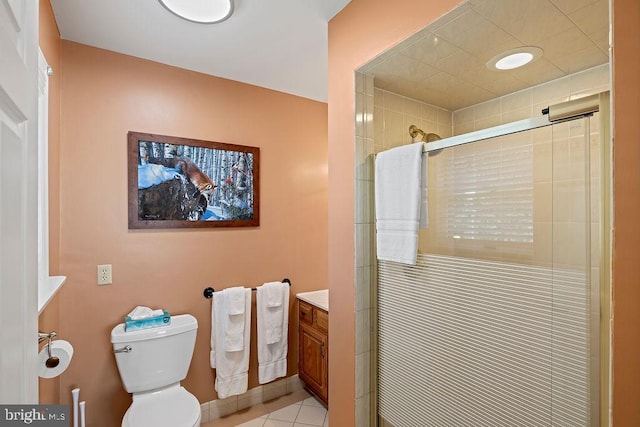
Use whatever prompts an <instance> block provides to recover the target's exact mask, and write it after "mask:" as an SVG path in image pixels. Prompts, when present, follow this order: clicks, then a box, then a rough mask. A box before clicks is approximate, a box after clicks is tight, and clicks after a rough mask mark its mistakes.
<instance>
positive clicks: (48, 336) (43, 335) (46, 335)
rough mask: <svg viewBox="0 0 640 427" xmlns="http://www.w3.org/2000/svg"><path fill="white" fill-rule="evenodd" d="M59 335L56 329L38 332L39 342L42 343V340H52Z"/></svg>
mask: <svg viewBox="0 0 640 427" xmlns="http://www.w3.org/2000/svg"><path fill="white" fill-rule="evenodd" d="M57 336H58V334H56V331H51V332H38V344H40V343H41V342H42V341H45V340H49V341H51V340H52V339H54V338H55V337H57Z"/></svg>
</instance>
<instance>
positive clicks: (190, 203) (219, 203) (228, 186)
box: [127, 132, 260, 228]
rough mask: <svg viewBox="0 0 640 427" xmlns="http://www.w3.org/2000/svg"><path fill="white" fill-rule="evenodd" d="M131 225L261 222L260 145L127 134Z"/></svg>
mask: <svg viewBox="0 0 640 427" xmlns="http://www.w3.org/2000/svg"><path fill="white" fill-rule="evenodd" d="M127 157H128V188H129V228H198V227H207V228H209V227H255V226H258V225H260V204H259V201H260V191H259V183H260V179H259V176H260V175H259V166H260V149H259V148H257V147H247V146H243V145H234V144H225V143H221V142H212V141H201V140H195V139H187V138H179V137H174V136H164V135H153V134H148V133H140V132H129V133H128V155H127Z"/></svg>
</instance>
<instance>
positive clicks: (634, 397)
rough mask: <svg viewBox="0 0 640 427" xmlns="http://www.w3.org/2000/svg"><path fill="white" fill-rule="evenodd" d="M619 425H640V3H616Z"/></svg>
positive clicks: (615, 246) (616, 388)
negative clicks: (639, 26) (639, 307)
mask: <svg viewBox="0 0 640 427" xmlns="http://www.w3.org/2000/svg"><path fill="white" fill-rule="evenodd" d="M612 4H613V14H612V15H613V40H614V48H613V91H614V92H613V93H614V95H613V108H614V114H613V121H614V131H613V138H614V152H613V162H614V171H613V174H614V175H613V178H614V188H613V191H614V204H615V212H614V236H613V239H614V241H613V425H614V426H615V427H626V426H638V425H640V405H639V404H638V402H640V310H638V305H639V304H640V286H639V284H640V280H639V279H638V278H639V277H640V262H638V260H639V259H640V223H639V222H638V218H640V120H639V118H640V83H639V80H638V79H639V76H640V56H638V52H640V29H639V28H638V22H640V2H638V1H637V0H613V1H612Z"/></svg>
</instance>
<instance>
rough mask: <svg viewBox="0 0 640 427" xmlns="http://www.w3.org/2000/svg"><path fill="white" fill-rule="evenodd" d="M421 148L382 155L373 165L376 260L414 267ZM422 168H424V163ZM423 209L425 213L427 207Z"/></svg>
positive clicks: (408, 148)
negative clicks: (412, 265)
mask: <svg viewBox="0 0 640 427" xmlns="http://www.w3.org/2000/svg"><path fill="white" fill-rule="evenodd" d="M422 149H423V144H421V143H416V144H410V145H403V146H400V147H396V148H392V149H391V150H387V151H383V152H381V153H379V154H378V155H377V156H376V161H375V209H376V243H377V256H378V259H381V260H386V261H395V262H401V263H404V264H415V263H416V255H417V253H418V228H419V226H420V212H421V206H420V205H421V200H422V176H423V173H426V171H423V161H422ZM424 163H425V165H424V166H425V168H426V162H424ZM422 209H424V210H425V217H426V206H424V207H423V208H422Z"/></svg>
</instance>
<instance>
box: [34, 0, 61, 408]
mask: <svg viewBox="0 0 640 427" xmlns="http://www.w3.org/2000/svg"><path fill="white" fill-rule="evenodd" d="M39 6H40V11H39V13H40V16H39V30H40V34H39V43H40V49H41V50H42V53H43V54H44V56H45V58H46V59H47V63H48V64H49V66H50V67H51V68H53V75H51V76H50V77H49V273H50V274H51V275H52V276H55V275H58V274H59V271H60V265H59V264H60V76H61V75H62V73H61V67H60V47H61V46H60V33H59V32H58V26H57V24H56V21H55V17H54V16H53V10H52V9H51V4H50V3H49V0H40V4H39ZM38 327H39V329H40V330H41V331H59V329H60V298H59V297H58V296H56V297H54V298H53V300H51V301H50V302H49V304H48V305H47V308H46V309H45V310H44V311H43V313H42V315H41V316H40V318H39V319H38ZM39 389H40V402H41V403H52V404H53V403H57V402H58V401H59V400H60V379H59V378H52V379H40V381H39Z"/></svg>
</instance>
